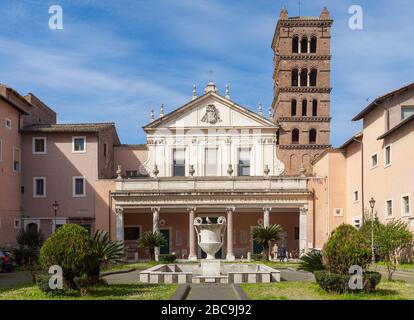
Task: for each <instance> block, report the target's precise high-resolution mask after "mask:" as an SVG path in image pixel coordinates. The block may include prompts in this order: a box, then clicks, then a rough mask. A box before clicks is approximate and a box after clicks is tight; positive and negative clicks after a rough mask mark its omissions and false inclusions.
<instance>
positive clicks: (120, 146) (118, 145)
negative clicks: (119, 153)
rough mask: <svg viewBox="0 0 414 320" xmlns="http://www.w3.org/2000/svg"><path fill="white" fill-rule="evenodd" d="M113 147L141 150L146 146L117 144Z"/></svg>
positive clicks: (143, 144)
mask: <svg viewBox="0 0 414 320" xmlns="http://www.w3.org/2000/svg"><path fill="white" fill-rule="evenodd" d="M114 147H119V148H143V147H147V145H146V144H145V143H138V144H117V145H115V146H114Z"/></svg>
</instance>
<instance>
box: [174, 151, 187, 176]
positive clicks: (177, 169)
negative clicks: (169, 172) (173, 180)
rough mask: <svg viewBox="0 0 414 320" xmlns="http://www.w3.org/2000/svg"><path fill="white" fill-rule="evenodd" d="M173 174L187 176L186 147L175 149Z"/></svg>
mask: <svg viewBox="0 0 414 320" xmlns="http://www.w3.org/2000/svg"><path fill="white" fill-rule="evenodd" d="M173 176H174V177H184V176H185V149H174V150H173Z"/></svg>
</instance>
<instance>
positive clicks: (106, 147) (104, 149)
mask: <svg viewBox="0 0 414 320" xmlns="http://www.w3.org/2000/svg"><path fill="white" fill-rule="evenodd" d="M107 152H108V145H107V144H106V143H104V146H103V153H104V157H105V158H106V154H107Z"/></svg>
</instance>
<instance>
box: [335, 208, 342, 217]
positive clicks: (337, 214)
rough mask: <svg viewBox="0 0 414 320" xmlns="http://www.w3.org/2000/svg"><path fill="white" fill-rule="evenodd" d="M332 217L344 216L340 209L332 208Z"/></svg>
mask: <svg viewBox="0 0 414 320" xmlns="http://www.w3.org/2000/svg"><path fill="white" fill-rule="evenodd" d="M333 213H334V216H337V217H342V216H343V215H344V213H343V209H342V208H334V210H333Z"/></svg>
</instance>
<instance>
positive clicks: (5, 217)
mask: <svg viewBox="0 0 414 320" xmlns="http://www.w3.org/2000/svg"><path fill="white" fill-rule="evenodd" d="M20 114H21V113H20V112H19V111H18V110H17V109H15V108H14V107H12V106H10V105H9V104H8V103H7V102H5V101H3V100H1V99H0V144H1V147H0V247H9V246H11V245H13V244H15V240H16V235H17V234H18V232H19V229H20V219H21V194H20V183H21V176H22V173H21V149H22V147H21V137H20V134H19V129H20ZM6 119H8V120H10V123H11V128H7V127H6ZM16 155H17V157H16ZM15 157H16V159H14V158H15ZM14 161H19V163H20V165H18V166H19V167H20V169H19V170H18V171H16V170H14Z"/></svg>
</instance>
